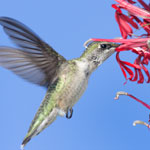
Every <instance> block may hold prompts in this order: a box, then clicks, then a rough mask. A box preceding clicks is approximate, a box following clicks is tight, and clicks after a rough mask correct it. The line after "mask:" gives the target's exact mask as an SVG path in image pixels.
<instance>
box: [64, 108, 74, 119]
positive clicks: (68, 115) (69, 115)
mask: <svg viewBox="0 0 150 150" xmlns="http://www.w3.org/2000/svg"><path fill="white" fill-rule="evenodd" d="M72 115H73V109H72V108H68V110H67V113H66V118H67V119H71V118H72Z"/></svg>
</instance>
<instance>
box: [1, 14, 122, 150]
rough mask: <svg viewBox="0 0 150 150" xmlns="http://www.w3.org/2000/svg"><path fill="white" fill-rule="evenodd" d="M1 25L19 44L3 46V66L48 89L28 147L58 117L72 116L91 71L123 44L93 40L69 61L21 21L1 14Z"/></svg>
mask: <svg viewBox="0 0 150 150" xmlns="http://www.w3.org/2000/svg"><path fill="white" fill-rule="evenodd" d="M0 25H2V27H3V30H4V32H5V33H6V34H7V35H8V37H9V38H10V39H11V40H12V41H13V42H14V43H15V44H16V46H17V47H16V48H12V47H0V66H1V67H4V68H6V69H9V70H11V71H12V72H14V73H15V74H16V75H18V76H20V77H21V78H23V79H25V80H27V81H30V82H32V83H34V84H37V85H40V86H43V87H46V89H47V92H46V95H45V97H44V99H43V101H42V103H41V105H40V107H39V109H38V111H37V113H36V114H35V117H34V119H33V121H32V122H31V125H30V127H29V130H28V132H27V134H26V136H25V138H24V140H23V142H22V145H21V149H24V146H25V145H26V144H27V143H28V142H29V141H30V140H31V138H33V137H34V136H36V135H38V134H39V133H40V132H41V131H43V130H44V129H45V128H46V127H48V126H49V125H50V124H51V123H52V122H54V121H55V119H56V118H57V116H66V118H68V119H70V118H71V117H72V114H73V106H74V105H75V103H76V102H77V101H78V100H79V99H80V97H81V96H82V94H83V93H84V91H85V89H86V87H87V85H88V80H89V77H90V75H91V73H92V72H93V71H94V70H95V69H96V68H98V66H100V65H101V64H102V63H103V62H104V61H105V60H106V59H107V58H109V57H110V56H111V55H112V54H113V53H114V52H115V49H116V47H118V46H119V44H117V43H112V42H91V43H89V44H88V45H87V47H86V48H85V51H84V52H83V54H82V55H81V56H80V57H79V58H75V59H72V60H66V59H65V58H64V57H63V56H61V55H60V54H58V53H57V52H56V51H55V50H54V49H53V48H52V47H51V46H50V45H48V44H47V43H46V42H44V41H43V40H42V39H41V38H40V37H39V36H38V35H37V34H36V33H34V32H33V31H32V30H31V29H29V28H28V27H27V26H26V25H24V24H22V23H21V22H19V21H17V20H15V19H12V18H9V17H0Z"/></svg>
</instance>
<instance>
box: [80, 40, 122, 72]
mask: <svg viewBox="0 0 150 150" xmlns="http://www.w3.org/2000/svg"><path fill="white" fill-rule="evenodd" d="M119 45H120V44H116V43H113V42H92V43H90V44H89V45H88V46H87V47H86V50H85V52H84V53H83V54H82V56H81V58H84V59H86V60H87V61H88V62H89V67H90V70H91V72H92V71H94V70H95V69H96V68H97V67H98V66H99V65H101V64H102V63H103V62H104V61H105V60H106V59H107V58H108V57H109V56H111V55H112V54H113V53H114V52H115V49H116V47H118V46H119Z"/></svg>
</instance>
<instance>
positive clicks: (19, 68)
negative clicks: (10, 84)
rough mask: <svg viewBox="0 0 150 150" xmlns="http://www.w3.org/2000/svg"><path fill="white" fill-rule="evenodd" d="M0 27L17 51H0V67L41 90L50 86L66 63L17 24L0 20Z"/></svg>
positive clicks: (8, 19) (12, 49) (32, 34)
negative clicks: (39, 86) (61, 66)
mask: <svg viewBox="0 0 150 150" xmlns="http://www.w3.org/2000/svg"><path fill="white" fill-rule="evenodd" d="M0 25H2V26H3V29H4V31H5V33H6V34H7V35H8V36H9V38H10V39H11V40H12V41H13V42H14V43H15V44H16V45H17V46H19V47H20V49H17V48H9V47H0V66H2V67H5V68H7V69H9V70H11V71H12V72H14V73H15V74H17V75H19V76H21V77H22V78H24V79H26V80H28V81H30V82H32V83H35V84H38V85H41V86H48V85H49V84H51V82H52V80H53V79H54V77H56V76H57V70H58V68H59V66H60V65H61V64H62V63H63V62H65V61H66V59H65V58H64V57H62V56H60V55H59V54H58V53H57V52H56V51H55V50H54V49H53V48H52V47H50V46H49V45H48V44H46V43H45V42H43V41H42V40H41V39H40V38H39V37H38V36H37V35H36V34H35V33H34V32H33V31H31V30H30V29H29V28H28V27H26V26H25V25H23V24H22V23H20V22H18V21H17V20H14V19H11V18H8V17H0Z"/></svg>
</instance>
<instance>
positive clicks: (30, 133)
mask: <svg viewBox="0 0 150 150" xmlns="http://www.w3.org/2000/svg"><path fill="white" fill-rule="evenodd" d="M58 115H59V116H64V115H65V112H64V111H62V110H60V109H59V108H57V107H54V108H53V109H52V111H51V112H50V114H49V115H48V116H47V117H46V118H45V119H44V120H43V121H42V122H41V123H40V125H39V126H38V127H37V128H35V129H34V130H31V129H32V128H31V129H29V131H28V133H27V135H26V137H25V138H24V140H23V142H22V144H21V150H24V147H25V145H26V144H27V143H28V142H29V141H30V140H31V138H33V137H34V136H36V135H38V134H39V133H40V132H41V131H42V130H44V129H45V128H46V127H47V126H49V125H50V124H51V123H52V122H54V121H55V119H56V118H57V116H58ZM33 124H35V122H34V121H33ZM31 126H32V125H31Z"/></svg>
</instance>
